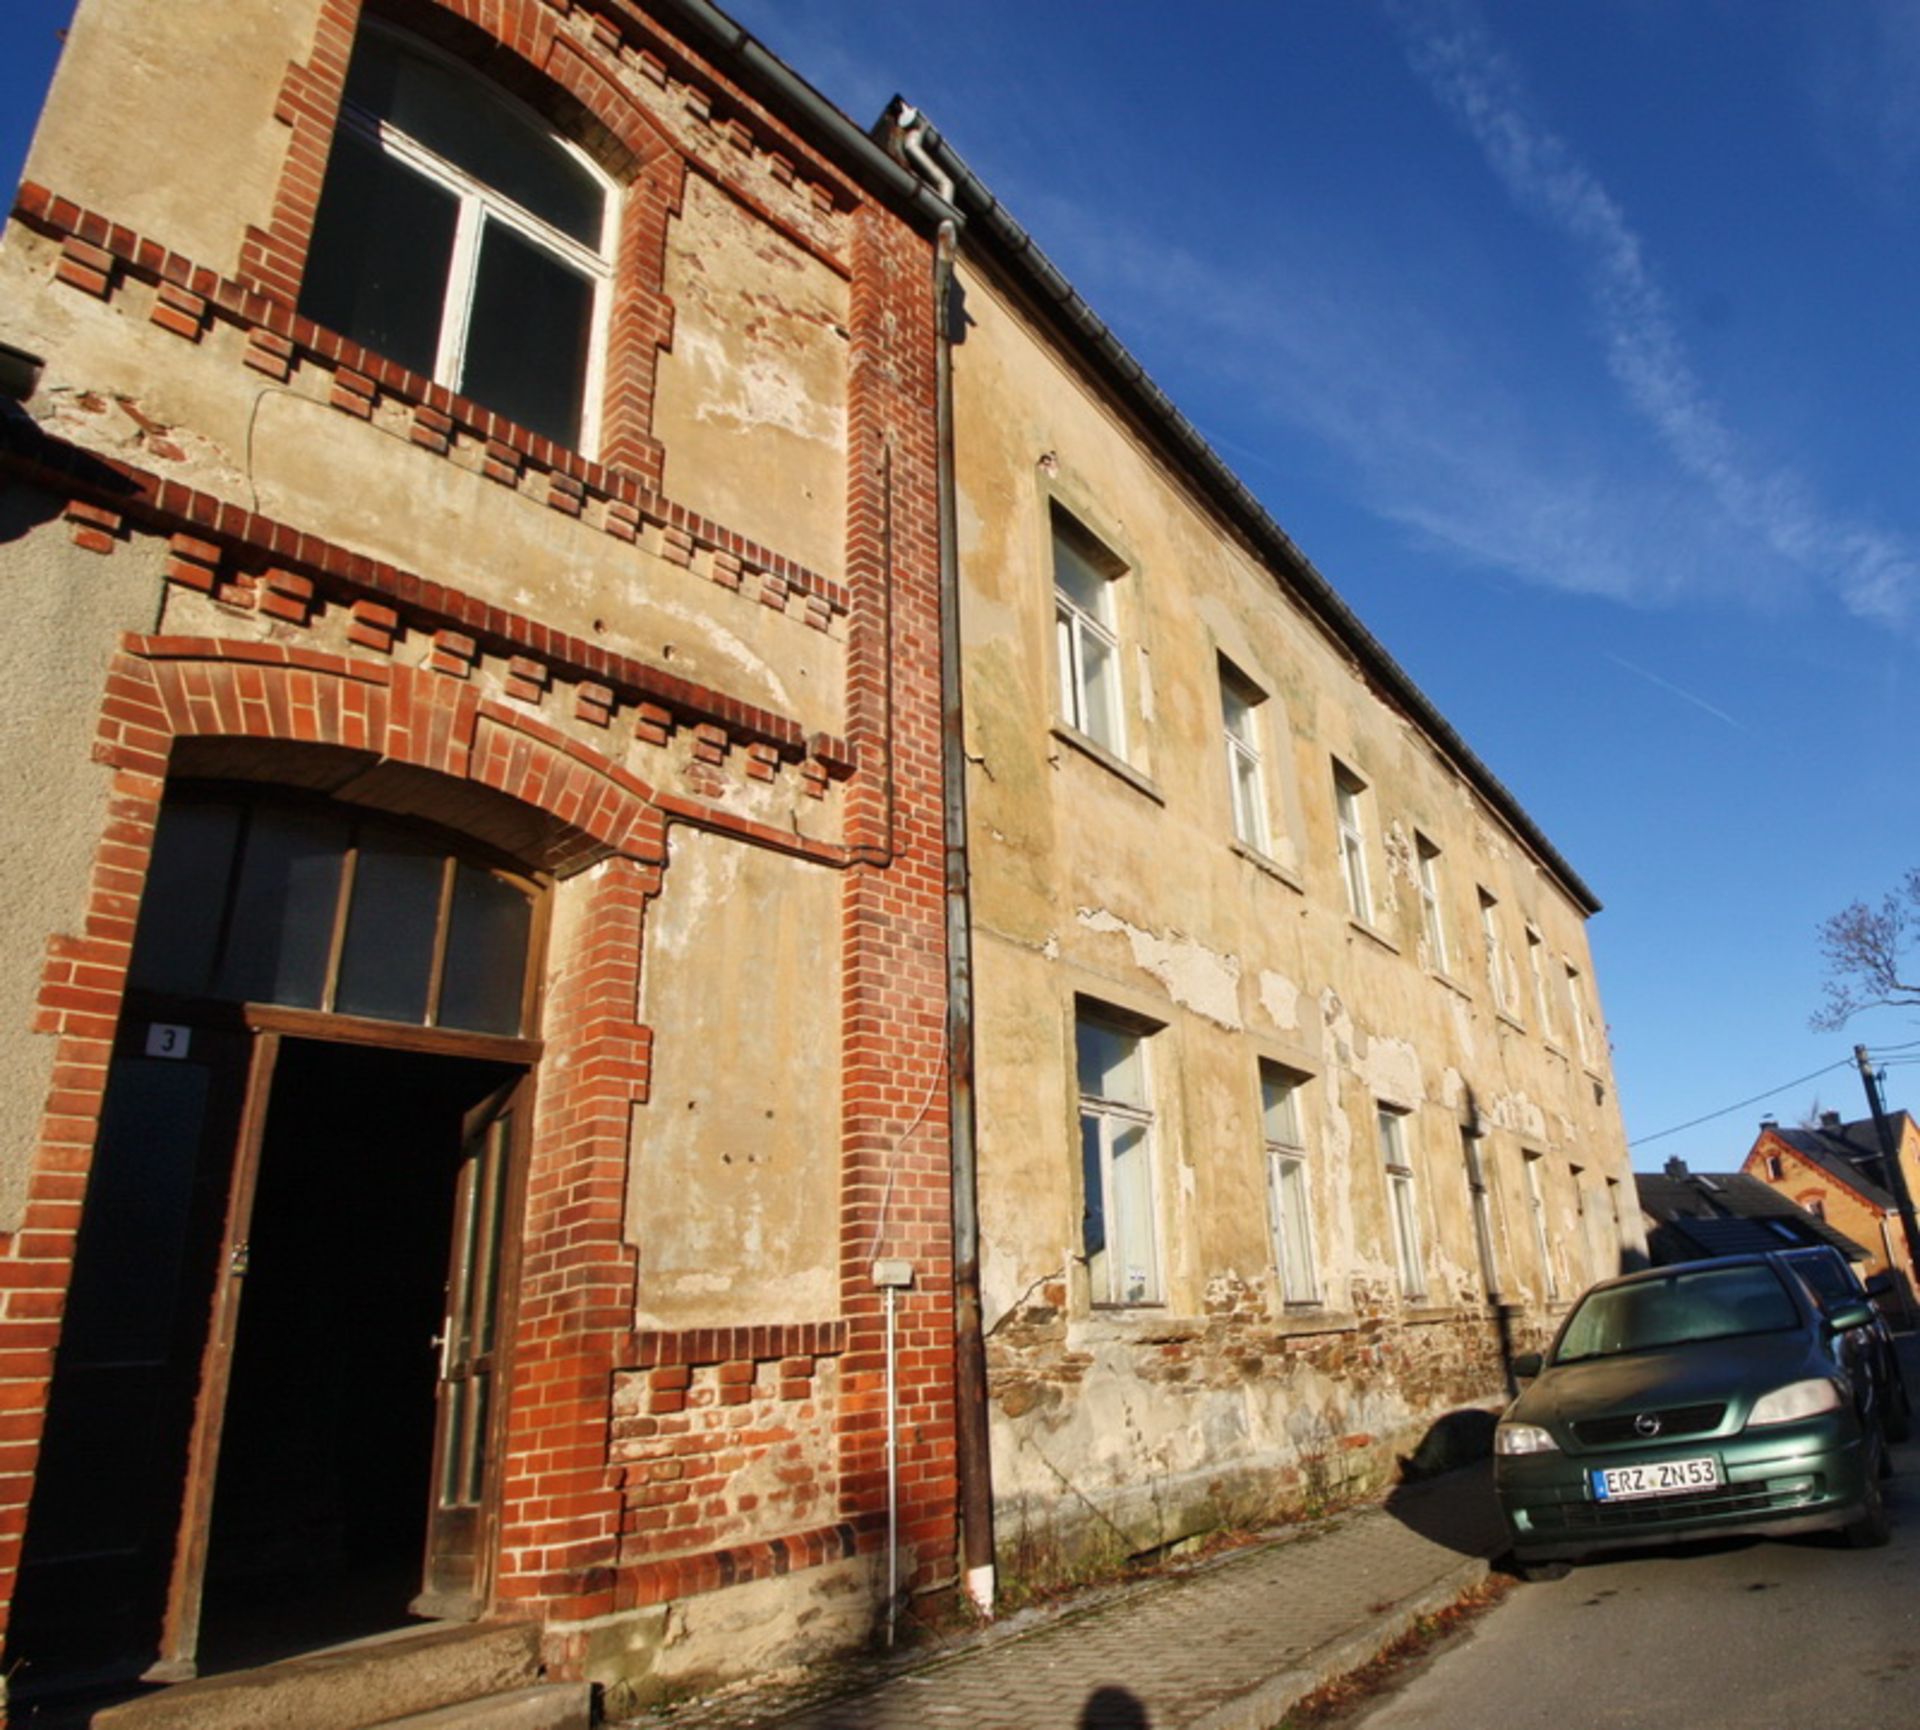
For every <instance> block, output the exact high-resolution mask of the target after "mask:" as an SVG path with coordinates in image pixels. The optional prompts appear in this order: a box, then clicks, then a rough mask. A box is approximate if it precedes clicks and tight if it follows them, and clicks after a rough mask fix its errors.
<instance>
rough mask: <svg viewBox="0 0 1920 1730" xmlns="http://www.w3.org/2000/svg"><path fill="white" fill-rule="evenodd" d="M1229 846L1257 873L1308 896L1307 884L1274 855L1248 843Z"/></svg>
mask: <svg viewBox="0 0 1920 1730" xmlns="http://www.w3.org/2000/svg"><path fill="white" fill-rule="evenodd" d="M1228 846H1229V847H1231V848H1232V849H1233V851H1234V852H1235V853H1236V854H1238V855H1239V857H1241V858H1242V859H1244V860H1246V862H1247V863H1248V864H1249V865H1251V866H1252V867H1253V868H1254V869H1255V870H1256V871H1261V872H1264V873H1265V874H1266V875H1267V876H1269V877H1272V878H1274V879H1275V880H1276V881H1278V882H1281V883H1284V884H1286V886H1287V887H1288V888H1289V889H1292V890H1294V891H1295V892H1296V893H1298V894H1301V895H1304V894H1306V892H1307V886H1306V884H1305V883H1303V882H1302V881H1301V880H1300V879H1299V878H1298V877H1297V876H1296V875H1295V874H1294V873H1293V872H1292V871H1291V870H1289V869H1288V868H1287V867H1286V866H1285V865H1282V864H1281V863H1280V861H1279V860H1278V859H1276V858H1274V857H1273V856H1272V854H1270V853H1262V852H1261V851H1260V849H1259V848H1258V847H1249V846H1248V845H1247V843H1246V842H1244V841H1240V840H1234V841H1230V842H1229V843H1228Z"/></svg>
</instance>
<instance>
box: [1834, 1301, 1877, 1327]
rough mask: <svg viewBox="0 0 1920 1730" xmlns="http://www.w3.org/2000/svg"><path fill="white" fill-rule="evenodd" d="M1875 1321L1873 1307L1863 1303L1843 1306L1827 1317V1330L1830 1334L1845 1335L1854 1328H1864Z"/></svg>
mask: <svg viewBox="0 0 1920 1730" xmlns="http://www.w3.org/2000/svg"><path fill="white" fill-rule="evenodd" d="M1872 1321H1873V1305H1872V1304H1863V1303H1849V1304H1841V1305H1840V1306H1839V1307H1838V1308H1837V1309H1834V1310H1831V1311H1830V1312H1828V1315H1827V1330H1828V1332H1830V1333H1836V1334H1843V1333H1846V1332H1847V1331H1848V1330H1849V1329H1852V1328H1863V1327H1867V1326H1869V1325H1871V1323H1872Z"/></svg>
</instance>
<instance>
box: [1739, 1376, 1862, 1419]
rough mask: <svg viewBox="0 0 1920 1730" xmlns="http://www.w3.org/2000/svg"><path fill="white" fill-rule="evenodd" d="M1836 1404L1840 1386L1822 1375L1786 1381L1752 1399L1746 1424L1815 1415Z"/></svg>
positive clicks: (1830, 1408) (1827, 1410)
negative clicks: (1751, 1409)
mask: <svg viewBox="0 0 1920 1730" xmlns="http://www.w3.org/2000/svg"><path fill="white" fill-rule="evenodd" d="M1839 1404H1840V1390H1839V1388H1838V1387H1836V1386H1835V1385H1834V1384H1833V1383H1832V1382H1830V1381H1828V1380H1827V1378H1826V1377H1825V1376H1815V1377H1814V1378H1813V1379H1812V1380H1811V1381H1805V1382H1788V1383H1787V1385H1786V1386H1785V1387H1784V1388H1775V1389H1774V1390H1773V1392H1772V1393H1770V1394H1762V1395H1761V1396H1760V1398H1759V1399H1757V1400H1755V1401H1754V1402H1753V1412H1752V1415H1751V1416H1749V1417H1748V1419H1747V1426H1748V1428H1750V1429H1751V1428H1752V1427H1753V1426H1754V1425H1756V1424H1790V1423H1792V1422H1793V1421H1794V1420H1795V1419H1796V1418H1811V1417H1817V1416H1818V1415H1819V1414H1820V1413H1821V1412H1830V1411H1833V1410H1834V1409H1835V1408H1836V1407H1838V1405H1839Z"/></svg>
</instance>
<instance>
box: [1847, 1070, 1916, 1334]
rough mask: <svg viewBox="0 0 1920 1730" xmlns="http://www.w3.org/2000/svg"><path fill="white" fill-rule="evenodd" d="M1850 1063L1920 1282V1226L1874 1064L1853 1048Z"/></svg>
mask: <svg viewBox="0 0 1920 1730" xmlns="http://www.w3.org/2000/svg"><path fill="white" fill-rule="evenodd" d="M1853 1061H1854V1062H1855V1063H1857V1064H1859V1066H1860V1079H1861V1080H1862V1081H1863V1082H1864V1083H1865V1084H1866V1089H1867V1105H1868V1107H1869V1108H1870V1109H1871V1110H1872V1112H1873V1130H1874V1134H1875V1135H1876V1136H1878V1137H1879V1139H1880V1163H1881V1166H1882V1168H1883V1169H1884V1170H1885V1173H1886V1178H1887V1187H1888V1189H1890V1190H1892V1191H1893V1199H1894V1202H1895V1204H1896V1205H1897V1206H1898V1207H1899V1209H1900V1224H1901V1226H1902V1227H1903V1228H1904V1229H1905V1231H1906V1234H1907V1265H1908V1266H1909V1267H1910V1268H1912V1269H1913V1275H1914V1280H1920V1225H1916V1224H1915V1222H1914V1217H1913V1197H1912V1195H1911V1194H1909V1193H1908V1190H1907V1171H1906V1167H1905V1166H1904V1165H1902V1164H1901V1163H1900V1150H1899V1148H1897V1147H1896V1146H1894V1142H1893V1125H1892V1124H1891V1123H1889V1122H1888V1121H1887V1112H1886V1107H1885V1106H1883V1105H1882V1104H1881V1103H1880V1078H1879V1077H1878V1076H1876V1075H1875V1074H1874V1073H1873V1064H1872V1062H1871V1061H1870V1060H1869V1059H1868V1057H1867V1048H1866V1047H1865V1046H1864V1045H1856V1046H1855V1047H1854V1048H1853ZM1908 1285H1909V1291H1908V1303H1909V1307H1911V1305H1912V1302H1913V1298H1914V1296H1915V1295H1917V1294H1915V1293H1914V1292H1913V1290H1912V1285H1913V1281H1912V1280H1910V1281H1909V1282H1908Z"/></svg>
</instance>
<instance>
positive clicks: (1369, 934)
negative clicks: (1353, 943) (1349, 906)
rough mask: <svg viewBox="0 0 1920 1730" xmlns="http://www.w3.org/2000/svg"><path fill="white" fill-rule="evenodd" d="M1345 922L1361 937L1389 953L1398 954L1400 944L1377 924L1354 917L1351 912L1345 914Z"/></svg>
mask: <svg viewBox="0 0 1920 1730" xmlns="http://www.w3.org/2000/svg"><path fill="white" fill-rule="evenodd" d="M1347 924H1348V926H1349V927H1350V928H1351V929H1352V930H1355V931H1357V932H1359V933H1360V935H1361V936H1362V937H1365V938H1368V939H1369V940H1370V941H1372V942H1374V943H1377V944H1379V945H1380V947H1381V948H1382V949H1384V950H1385V951H1386V952H1387V953H1388V954H1389V955H1398V954H1399V953H1400V945H1399V944H1397V943H1396V942H1394V940H1393V939H1392V938H1391V937H1389V936H1388V935H1387V934H1386V933H1385V932H1384V931H1382V930H1381V929H1380V928H1379V927H1378V926H1377V925H1369V924H1368V923H1367V921H1366V920H1364V919H1356V918H1355V917H1354V916H1353V915H1352V914H1351V913H1349V914H1348V915H1347Z"/></svg>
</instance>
